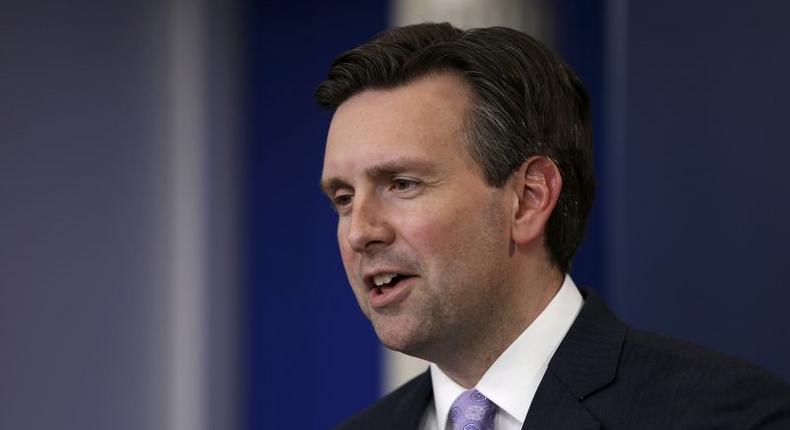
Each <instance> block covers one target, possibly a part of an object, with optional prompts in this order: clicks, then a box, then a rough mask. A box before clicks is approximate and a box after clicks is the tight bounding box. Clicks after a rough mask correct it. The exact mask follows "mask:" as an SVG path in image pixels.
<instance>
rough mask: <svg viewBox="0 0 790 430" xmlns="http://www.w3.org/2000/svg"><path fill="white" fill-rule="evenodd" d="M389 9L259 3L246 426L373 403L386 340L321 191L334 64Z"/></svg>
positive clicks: (383, 5) (252, 88) (277, 0)
mask: <svg viewBox="0 0 790 430" xmlns="http://www.w3.org/2000/svg"><path fill="white" fill-rule="evenodd" d="M387 6H388V5H387V2H358V1H354V0H336V1H330V2H298V1H297V2H294V1H288V0H260V1H251V2H250V3H249V10H248V13H247V14H246V16H247V17H248V20H249V22H250V26H251V27H250V28H251V32H250V40H249V45H248V48H249V57H248V59H249V65H248V70H249V80H248V82H249V91H248V95H249V104H248V105H247V108H248V109H249V112H248V117H247V119H248V127H247V130H248V133H249V135H248V138H247V142H248V143H247V148H246V151H245V162H246V163H247V166H248V169H249V170H248V176H247V189H246V203H247V204H248V206H247V208H246V209H245V214H246V218H247V235H246V236H245V242H246V246H245V249H246V251H247V255H246V256H245V260H246V262H247V268H246V270H245V273H246V275H247V277H248V278H247V280H246V282H247V288H248V295H247V296H246V297H245V306H246V308H247V315H248V317H249V319H248V327H249V331H248V332H247V336H248V340H249V341H248V344H247V346H248V347H249V349H247V350H246V356H247V360H249V367H248V368H249V372H250V373H249V376H248V378H247V381H248V384H249V386H248V390H247V391H246V393H247V395H248V396H249V397H248V399H247V408H248V415H247V420H248V422H247V428H250V429H261V428H267V429H268V428H293V429H326V428H332V427H334V426H335V425H337V424H338V423H340V422H341V421H342V420H343V419H345V418H347V417H349V416H350V415H351V414H352V413H354V412H356V411H358V410H360V409H362V408H363V407H364V406H366V405H367V404H369V403H370V401H371V400H372V399H375V398H376V396H377V394H378V391H379V388H378V387H379V377H378V376H379V369H380V366H379V363H378V348H379V347H378V340H377V339H376V337H375V334H374V333H373V330H372V328H371V327H370V323H368V321H367V320H366V319H365V317H364V315H363V314H362V312H361V311H360V310H359V307H358V306H357V303H356V300H354V296H353V293H352V292H351V288H350V287H349V285H348V281H347V279H346V277H345V275H344V272H343V266H342V263H341V260H340V255H339V252H338V248H337V236H336V233H335V231H336V226H337V214H336V213H335V212H334V211H333V210H332V209H331V206H330V204H329V201H328V200H327V198H326V197H325V196H324V195H323V193H322V192H321V190H320V187H319V180H320V178H321V167H322V164H323V162H322V160H323V153H324V142H325V140H326V132H327V130H328V126H329V120H330V117H331V113H330V112H324V111H322V110H321V109H320V108H319V107H318V106H317V104H316V102H315V100H314V98H313V92H314V91H315V88H316V87H317V86H318V85H319V84H320V83H321V81H322V80H323V79H324V78H325V76H326V74H327V71H328V69H329V66H330V64H331V62H332V60H333V58H334V57H335V56H337V55H339V54H340V53H341V52H343V51H344V50H346V49H350V48H352V47H354V46H356V45H358V44H360V43H362V42H364V41H365V40H367V39H368V38H370V37H371V36H372V35H373V34H375V33H376V32H378V31H381V29H383V28H385V27H386V25H387Z"/></svg>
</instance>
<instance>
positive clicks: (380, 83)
mask: <svg viewBox="0 0 790 430" xmlns="http://www.w3.org/2000/svg"><path fill="white" fill-rule="evenodd" d="M442 72H453V73H457V74H459V75H460V76H461V77H462V78H463V79H464V81H465V82H466V83H467V84H468V86H469V88H470V89H471V93H472V100H470V110H469V112H470V114H469V116H470V117H469V118H466V123H467V130H466V137H465V139H464V142H463V144H464V145H465V147H466V148H467V150H468V151H469V153H470V154H471V155H472V157H473V158H474V160H475V161H476V162H477V163H478V164H479V165H480V167H481V168H482V170H483V172H484V174H485V177H486V180H487V182H488V183H489V184H490V185H492V186H496V187H502V186H504V184H505V183H506V181H507V179H508V178H509V177H510V175H511V174H513V172H515V171H516V170H518V168H519V167H520V166H521V164H522V163H524V161H526V160H527V159H528V158H529V157H532V156H535V155H541V156H545V157H548V158H550V159H551V160H552V161H554V163H556V165H557V167H558V168H559V171H560V174H561V176H562V183H563V185H562V190H561V192H560V196H559V199H558V202H557V206H556V207H555V209H554V212H553V213H552V214H551V216H550V218H549V221H548V225H547V227H546V235H545V241H546V243H545V245H546V247H547V249H548V251H549V254H550V256H551V259H552V262H553V263H554V264H555V265H556V266H557V267H558V268H559V269H560V270H562V271H565V272H567V271H568V269H569V267H570V263H571V260H572V259H573V255H574V254H575V253H576V249H577V248H578V247H579V244H580V243H581V241H582V239H583V238H584V234H585V229H586V224H587V216H588V214H589V212H590V208H591V207H592V200H593V193H594V179H593V176H592V131H591V126H590V102H589V97H588V96H587V92H586V90H585V89H584V86H583V85H582V83H581V81H580V80H579V78H578V77H577V76H576V74H575V73H574V72H573V71H572V70H571V69H570V68H569V67H568V66H567V65H566V64H565V63H564V62H563V61H562V60H561V59H560V58H559V57H558V56H557V55H556V54H554V53H553V52H551V51H550V50H549V49H548V48H546V47H545V46H544V45H543V44H542V43H540V42H539V41H537V40H536V39H534V38H532V37H530V36H528V35H526V34H524V33H521V32H519V31H516V30H512V29H509V28H504V27H491V28H478V29H470V30H466V31H464V30H460V29H458V28H455V27H453V26H452V25H450V24H449V23H441V24H434V23H425V24H417V25H410V26H405V27H397V28H393V29H390V30H387V31H385V32H383V33H380V34H378V35H377V36H375V37H374V38H373V39H371V40H370V41H369V42H367V43H365V44H363V45H361V46H359V47H357V48H354V49H351V50H349V51H346V52H344V53H343V54H341V55H340V56H339V57H338V58H337V59H335V61H334V62H333V63H332V66H331V68H330V70H329V74H328V76H327V79H326V80H325V81H324V82H322V83H321V85H320V86H319V87H318V89H317V90H316V93H315V97H316V100H317V101H318V103H319V104H320V105H321V106H323V107H326V108H330V109H334V108H337V107H338V106H340V104H342V103H343V102H344V101H346V100H348V99H349V98H350V97H352V96H354V95H355V94H358V93H360V92H362V91H364V90H367V89H386V88H395V87H399V86H402V85H405V84H407V83H409V82H411V81H413V80H415V79H417V78H420V77H423V76H425V75H428V74H432V73H442Z"/></svg>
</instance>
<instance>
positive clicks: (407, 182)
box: [391, 178, 419, 191]
mask: <svg viewBox="0 0 790 430" xmlns="http://www.w3.org/2000/svg"><path fill="white" fill-rule="evenodd" d="M418 185H419V182H417V181H415V180H413V179H406V178H394V179H393V180H392V187H391V189H392V190H393V191H409V190H412V189H414V188H416V187H417V186H418Z"/></svg>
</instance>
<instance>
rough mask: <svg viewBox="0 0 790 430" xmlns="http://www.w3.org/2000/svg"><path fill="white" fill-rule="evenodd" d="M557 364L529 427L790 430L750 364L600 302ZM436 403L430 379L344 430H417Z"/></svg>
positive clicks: (778, 393) (778, 391)
mask: <svg viewBox="0 0 790 430" xmlns="http://www.w3.org/2000/svg"><path fill="white" fill-rule="evenodd" d="M581 292H582V295H583V296H584V298H585V303H584V306H583V307H582V310H581V312H580V313H579V316H578V317H577V318H576V321H574V323H573V325H572V326H571V329H570V330H569V331H568V334H567V335H566V336H565V339H563V341H562V343H561V344H560V346H559V348H558V349H557V351H556V353H555V354H554V357H553V358H552V359H551V361H550V363H549V367H548V370H547V371H546V374H545V376H544V377H543V380H542V381H541V383H540V385H539V387H538V390H537V392H536V393H535V398H534V399H533V401H532V405H531V406H530V408H529V413H528V414H527V418H526V421H525V423H524V427H523V428H524V429H530V430H531V429H552V430H559V429H574V430H584V429H628V430H633V429H640V430H641V429H752V428H760V429H777V430H779V429H782V430H790V386H788V385H787V384H786V383H785V382H783V381H781V380H780V379H778V378H776V377H775V376H773V375H771V374H770V373H768V372H767V371H765V370H762V369H759V368H757V367H755V366H753V365H750V364H747V363H745V362H743V361H740V360H737V359H735V358H732V357H728V356H726V355H723V354H719V353H716V352H712V351H708V350H705V349H702V348H699V347H696V346H694V345H691V344H688V343H683V342H679V341H676V340H672V339H668V338H665V337H661V336H657V335H654V334H650V333H645V332H642V331H638V330H632V329H630V328H628V327H626V326H625V325H624V324H623V323H622V322H620V321H619V320H618V319H617V317H615V316H614V314H612V313H611V311H609V309H608V308H607V307H606V305H605V304H604V303H603V302H602V301H601V299H600V298H598V296H597V295H596V294H595V293H594V292H592V291H590V290H585V289H581ZM432 396H433V388H432V385H431V376H430V373H429V372H427V371H426V372H425V373H423V374H421V375H419V376H417V377H416V378H414V379H412V380H411V381H409V382H408V383H406V384H405V385H403V386H402V387H400V388H398V389H397V390H395V391H394V392H392V393H391V394H389V395H387V396H386V397H384V398H382V399H381V400H379V401H378V402H376V403H375V404H373V405H372V406H370V407H369V408H367V409H365V410H364V411H362V412H360V413H359V414H357V415H355V416H354V417H352V418H351V419H349V420H348V421H346V422H345V423H343V424H341V425H340V426H339V427H338V429H341V430H357V429H375V430H379V429H381V430H386V429H392V430H409V429H417V427H418V425H419V422H420V419H421V417H422V414H423V412H424V411H425V408H426V406H427V405H428V402H429V401H430V400H431V397H432Z"/></svg>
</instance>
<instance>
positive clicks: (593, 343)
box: [523, 288, 626, 430]
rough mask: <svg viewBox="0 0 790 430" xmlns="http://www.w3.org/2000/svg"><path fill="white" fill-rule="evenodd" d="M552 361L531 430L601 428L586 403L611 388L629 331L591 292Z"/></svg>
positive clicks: (527, 422) (531, 417)
mask: <svg viewBox="0 0 790 430" xmlns="http://www.w3.org/2000/svg"><path fill="white" fill-rule="evenodd" d="M580 291H581V293H582V295H583V296H584V298H585V303H584V306H583V307H582V310H581V312H579V315H578V316H577V317H576V321H574V323H573V325H572V326H571V328H570V330H569V331H568V334H567V335H566V336H565V338H564V339H563V341H562V343H561V344H560V346H559V348H557V351H556V352H555V353H554V356H553V357H552V359H551V362H549V368H548V370H547V371H546V375H545V376H544V377H543V380H542V381H541V382H540V385H539V386H538V391H537V392H536V393H535V398H534V399H533V401H532V405H531V406H530V408H529V412H528V413H527V418H526V420H525V421H524V427H523V429H524V430H527V429H530V430H531V429H544V428H550V429H597V428H599V427H600V423H599V422H598V420H597V419H595V417H594V416H592V415H591V414H590V413H589V412H588V411H587V410H586V409H585V408H584V406H583V400H584V399H585V398H587V397H589V396H592V395H595V392H596V391H598V390H600V389H602V388H604V387H605V386H607V385H608V384H610V383H611V382H612V381H613V380H614V377H615V374H616V372H617V365H618V362H619V360H620V351H621V350H622V346H623V341H624V340H625V332H626V327H625V325H623V323H621V322H620V321H619V320H618V319H617V317H615V316H614V314H612V313H611V311H609V309H608V308H607V307H606V305H604V303H603V301H601V299H600V298H599V297H598V296H597V295H596V294H595V293H594V292H592V291H591V290H587V289H582V288H580Z"/></svg>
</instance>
